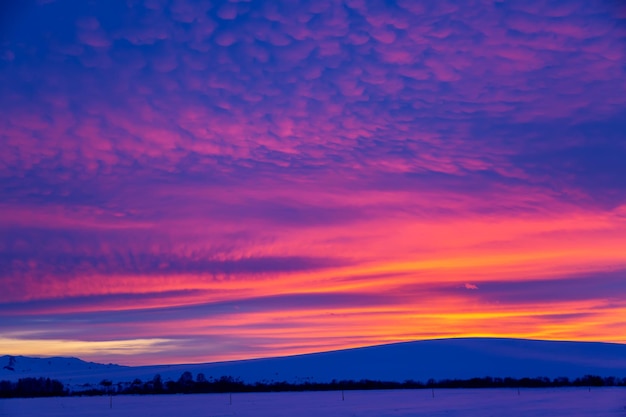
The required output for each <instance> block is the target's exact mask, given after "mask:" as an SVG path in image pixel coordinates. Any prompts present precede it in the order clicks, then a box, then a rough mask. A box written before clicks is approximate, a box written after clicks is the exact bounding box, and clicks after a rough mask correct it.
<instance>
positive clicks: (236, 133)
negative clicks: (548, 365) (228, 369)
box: [0, 0, 626, 363]
mask: <svg viewBox="0 0 626 417" xmlns="http://www.w3.org/2000/svg"><path fill="white" fill-rule="evenodd" d="M4 15H5V16H9V17H8V18H5V20H6V21H7V22H9V21H10V22H16V23H12V24H7V25H3V24H2V21H0V26H2V27H4V28H5V29H1V30H0V106H1V108H2V109H4V111H3V112H2V114H1V115H0V141H1V143H2V146H1V147H0V196H1V199H0V284H1V286H2V288H3V290H2V291H0V318H1V319H2V320H0V323H1V324H0V333H1V334H6V335H7V336H5V340H7V342H6V346H10V347H11V349H14V350H15V348H14V346H22V348H23V350H27V348H26V347H28V349H29V351H28V352H24V353H34V354H37V353H38V354H45V345H46V343H43V342H41V341H42V340H49V343H57V344H60V343H62V341H63V340H72V341H76V342H79V343H84V344H85V345H84V346H85V347H84V350H81V351H83V352H87V353H85V354H84V356H85V357H87V358H89V359H102V360H105V361H107V362H110V361H112V359H111V356H106V355H113V357H114V359H116V360H117V358H115V355H118V354H120V351H122V352H123V350H115V349H113V350H111V351H106V352H104V353H103V351H102V349H101V345H93V346H94V349H93V355H92V356H90V354H89V352H90V350H89V349H90V348H89V346H90V344H89V343H90V342H94V343H95V342H101V341H119V343H120V345H124V344H125V343H126V345H128V346H131V345H132V346H149V347H150V348H151V349H154V351H153V354H151V355H148V354H146V353H145V351H144V350H142V349H140V350H139V351H138V350H136V349H134V348H133V349H131V350H129V351H128V352H126V353H127V354H128V356H125V357H124V358H122V359H119V361H122V362H125V363H146V362H154V361H163V362H173V361H190V360H202V361H208V360H218V359H232V358H243V357H252V356H268V355H276V354H287V353H298V352H305V351H313V350H319V349H328V348H340V347H348V346H358V345H363V344H373V343H382V342H388V341H400V340H409V339H417V338H427V337H441V336H469V335H501V336H521V337H536V338H548V339H561V338H565V339H580V340H605V341H616V342H626V339H623V337H622V336H621V335H624V334H626V327H624V324H623V321H622V320H621V319H620V317H623V314H624V310H625V309H626V303H624V302H623V301H622V300H624V299H625V298H624V297H621V298H620V297H618V296H617V295H619V294H624V293H626V287H625V286H624V285H623V284H620V283H621V282H626V281H624V280H623V279H622V280H621V281H620V277H622V278H623V277H624V272H623V271H624V270H625V269H626V253H625V252H624V251H623V249H622V248H624V247H626V182H625V180H624V178H626V168H625V167H626V164H624V163H623V161H624V160H626V134H625V133H624V132H626V122H624V120H626V69H625V67H624V62H626V56H625V55H626V9H625V8H624V7H623V6H620V5H619V4H618V3H616V2H610V1H591V2H589V1H582V0H580V1H576V0H566V1H565V0H564V1H557V2H553V1H550V2H548V1H542V0H533V1H511V2H509V1H507V2H501V1H490V0H476V1H469V2H466V1H463V2H462V1H438V2H430V1H413V0H411V1H409V0H396V1H391V2H374V1H371V2H370V1H365V0H346V1H339V0H316V1H293V0H289V1H287V0H285V1H282V0H277V1H271V2H263V1H255V0H252V1H217V0H216V1H188V0H171V1H168V0H145V1H139V0H130V1H121V0H113V1H110V2H106V3H99V2H95V3H93V4H92V3H89V2H83V1H79V0H67V1H39V2H32V3H29V4H28V5H25V6H21V7H13V8H8V9H7V10H6V11H4ZM583 282H586V283H593V285H592V286H593V288H595V290H593V291H590V290H589V288H587V285H591V284H584V285H583V284H582V283H583ZM596 283H597V286H596V285H595V284H596ZM469 289H471V291H468V290H469ZM496 319H497V320H496ZM312 335H315V336H314V337H313V336H312ZM134 338H136V339H138V340H139V339H141V340H140V342H141V343H139V342H138V343H135V344H133V343H132V339H134ZM152 339H153V340H154V343H149V342H145V341H146V340H147V341H149V340H152ZM2 340H3V339H0V351H2V345H3V344H2ZM146 343H147V345H146ZM55 346H56V345H55ZM74 346H75V345H74ZM107 346H108V345H107ZM7 349H9V348H8V347H7ZM81 349H82V348H81ZM55 351H56V350H55ZM107 352H108V353H107ZM7 353H10V352H7ZM16 353H20V352H16ZM70 353H71V352H68V354H70Z"/></svg>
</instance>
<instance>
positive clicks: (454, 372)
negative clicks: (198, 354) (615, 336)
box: [0, 338, 626, 387]
mask: <svg viewBox="0 0 626 417" xmlns="http://www.w3.org/2000/svg"><path fill="white" fill-rule="evenodd" d="M11 361H12V362H11ZM11 363H12V365H11V366H9V365H10V364H11ZM7 367H10V368H11V369H8V368H7ZM185 371H189V372H191V373H192V374H193V376H194V377H195V376H196V375H197V374H199V373H203V374H204V375H205V376H206V377H207V378H209V377H213V378H216V379H217V378H219V377H221V376H231V377H233V378H239V379H241V380H242V381H245V382H248V383H254V382H257V381H288V382H295V383H302V382H306V381H316V382H330V381H331V380H333V379H336V380H356V381H358V380H360V379H372V380H379V381H398V382H403V381H405V380H407V379H413V380H416V381H427V380H428V379H430V378H434V379H445V378H450V379H455V378H456V379H469V378H474V377H485V376H491V377H501V378H505V377H513V378H522V377H530V378H534V377H549V378H557V377H561V376H567V377H570V378H577V377H582V376H584V375H587V374H590V375H600V376H616V377H620V378H623V377H626V345H623V344H612V343H589V342H554V341H537V340H522V339H497V338H468V339H441V340H427V341H418V342H407V343H396V344H390V345H382V346H373V347H365V348H357V349H346V350H340V351H334V352H323V353H315V354H308V355H297V356H289V357H282V358H268V359H258V360H244V361H234V362H222V363H205V364H187V365H184V364H183V365H155V366H137V367H127V366H116V365H101V364H95V363H90V362H83V361H79V360H77V359H69V358H45V359H35V358H26V357H19V356H18V357H14V358H13V359H11V358H10V357H8V356H3V357H0V380H3V379H6V380H11V381H16V380H17V379H19V378H24V377H50V378H54V379H58V380H60V381H62V382H63V383H64V384H67V385H70V386H72V387H76V386H78V385H79V384H83V383H91V384H98V383H99V382H100V381H102V380H103V379H110V380H112V381H113V382H114V383H117V382H130V381H133V380H134V379H135V378H139V379H141V380H142V381H147V380H151V379H152V378H153V377H154V375H155V374H160V375H161V377H162V378H163V380H168V379H172V380H177V379H178V378H179V377H180V375H181V374H182V373H183V372H185Z"/></svg>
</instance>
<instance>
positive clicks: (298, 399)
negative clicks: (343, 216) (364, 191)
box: [0, 388, 626, 417]
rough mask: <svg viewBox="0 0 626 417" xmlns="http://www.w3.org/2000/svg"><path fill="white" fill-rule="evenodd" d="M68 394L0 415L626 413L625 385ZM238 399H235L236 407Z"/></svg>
mask: <svg viewBox="0 0 626 417" xmlns="http://www.w3.org/2000/svg"><path fill="white" fill-rule="evenodd" d="M434 394H435V397H434V398H433V396H432V392H431V391H430V390H401V391H346V392H345V393H344V395H345V400H342V393H341V392H336V391H332V392H303V393H264V394H258V393H255V394H233V395H232V396H230V395H229V394H200V395H159V396H119V397H113V399H112V408H111V407H110V399H109V398H108V397H69V398H42V399H8V400H7V399H5V400H0V416H3V417H4V416H7V417H8V416H11V417H22V416H23V417H31V416H43V417H45V416H54V417H64V416H78V415H80V416H84V417H92V416H93V417H96V416H107V417H113V416H115V417H131V416H132V417H136V416H146V417H170V416H255V417H282V416H284V417H287V416H289V417H291V416H299V417H313V416H316V417H317V416H325V417H333V416H337V417H338V416H363V417H385V416H395V417H398V416H407V417H408V416H411V417H419V416H429V417H437V416H464V417H477V416H507V417H515V416H533V417H542V416H545V417H548V416H550V417H553V416H568V417H583V416H584V417H588V416H594V417H603V416H625V415H626V389H620V388H596V389H594V388H592V389H591V391H589V390H587V389H586V388H567V389H528V390H521V392H520V393H519V394H518V392H517V390H510V389H483V390H435V392H434ZM231 400H232V404H230V402H231Z"/></svg>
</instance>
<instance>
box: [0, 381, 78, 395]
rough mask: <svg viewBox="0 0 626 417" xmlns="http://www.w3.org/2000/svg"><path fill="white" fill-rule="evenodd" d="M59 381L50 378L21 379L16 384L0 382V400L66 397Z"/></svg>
mask: <svg viewBox="0 0 626 417" xmlns="http://www.w3.org/2000/svg"><path fill="white" fill-rule="evenodd" d="M68 394H69V392H68V390H66V389H65V387H64V386H63V383H62V382H61V381H57V380H56V379H50V378H21V379H19V380H18V381H17V382H11V381H0V398H16V397H62V396H65V395H68Z"/></svg>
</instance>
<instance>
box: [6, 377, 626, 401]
mask: <svg viewBox="0 0 626 417" xmlns="http://www.w3.org/2000/svg"><path fill="white" fill-rule="evenodd" d="M615 386H626V378H616V377H600V376H595V375H586V376H584V377H582V378H575V379H569V378H565V377H560V378H554V379H550V378H545V377H538V378H492V377H484V378H471V379H443V380H438V381H435V380H433V379H430V380H428V381H427V382H420V381H413V380H407V381H404V382H391V381H374V380H368V379H363V380H360V381H351V380H350V381H337V380H333V381H331V382H323V383H322V382H302V383H290V382H284V381H283V382H275V381H272V382H256V383H254V384H247V383H245V382H243V381H241V380H239V379H237V378H233V377H230V376H222V377H221V378H218V379H213V378H208V379H207V378H206V377H205V376H204V375H203V374H198V375H197V376H196V378H195V379H194V378H193V375H192V374H191V373H190V372H185V373H183V374H182V375H181V377H180V378H179V379H178V380H177V381H172V380H167V381H163V380H162V378H161V376H160V375H155V377H154V378H152V379H151V380H149V381H145V382H142V381H141V380H139V379H135V380H134V381H132V382H130V383H118V384H113V383H112V382H111V381H109V380H103V381H101V382H100V383H99V384H98V385H85V386H83V387H82V389H81V390H77V391H70V390H68V389H64V387H63V384H62V383H61V382H59V381H56V380H51V379H49V378H45V379H44V378H24V379H20V380H19V381H18V382H9V381H0V397H3V398H8V397H49V396H68V395H73V396H76V395H113V394H115V395H124V394H135V395H148V394H201V393H228V392H230V393H245V392H286V391H287V392H288V391H292V392H293V391H338V390H346V391H347V390H384V389H442V388H551V387H615Z"/></svg>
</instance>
